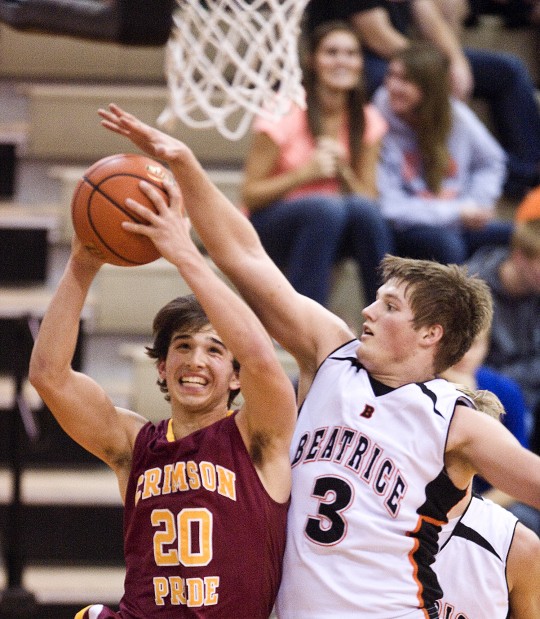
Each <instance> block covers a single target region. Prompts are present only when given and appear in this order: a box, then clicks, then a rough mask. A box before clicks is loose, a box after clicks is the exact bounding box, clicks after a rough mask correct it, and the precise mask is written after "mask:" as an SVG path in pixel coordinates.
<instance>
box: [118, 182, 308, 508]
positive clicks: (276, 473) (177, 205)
mask: <svg viewBox="0 0 540 619" xmlns="http://www.w3.org/2000/svg"><path fill="white" fill-rule="evenodd" d="M164 186H165V188H166V189H167V191H168V193H169V196H170V206H169V205H167V204H166V202H165V200H164V199H163V197H162V195H161V194H160V192H158V191H157V190H156V189H155V188H154V187H152V186H151V185H150V184H148V183H141V189H142V190H143V191H144V192H145V193H146V194H147V196H148V197H149V198H150V199H151V200H152V201H153V203H154V205H155V206H156V209H157V214H155V213H154V212H153V211H151V210H149V209H147V208H144V207H142V206H141V205H139V204H138V203H137V202H135V201H133V200H128V201H127V203H126V204H127V206H128V207H129V208H131V209H132V210H133V211H134V212H135V213H136V214H137V216H138V219H141V220H143V221H145V224H146V225H145V224H136V223H125V224H123V226H124V228H125V229H126V230H128V231H130V232H135V233H139V234H144V235H145V236H147V237H148V238H150V239H151V240H152V241H153V243H154V245H155V246H156V247H157V249H158V250H159V251H160V253H161V254H162V256H163V257H164V258H166V259H167V260H168V261H169V262H171V263H172V264H174V265H175V266H176V267H177V268H178V271H179V272H180V274H181V275H182V277H183V278H184V280H185V281H186V283H187V284H188V285H189V287H190V288H191V290H192V291H193V292H194V294H195V296H196V297H197V299H198V301H199V303H200V304H201V306H202V307H203V309H204V311H205V313H206V315H207V317H208V319H209V320H210V323H211V324H212V326H213V327H214V329H215V330H216V332H217V333H218V334H219V336H220V337H221V339H222V340H223V344H225V346H226V347H227V348H228V349H229V351H230V352H231V353H232V354H233V356H234V357H235V358H236V359H237V361H238V362H239V364H240V384H241V389H242V394H243V397H244V404H243V406H242V409H241V412H240V413H239V415H238V417H237V421H238V425H239V428H240V432H241V434H242V437H243V439H244V441H245V443H246V445H247V447H248V449H249V451H250V454H251V455H252V459H253V462H254V464H255V467H256V468H257V470H258V471H259V475H260V476H261V478H262V481H263V483H264V485H265V487H266V488H267V490H268V491H269V493H270V494H271V495H272V496H273V498H274V499H276V500H278V501H280V502H284V501H286V500H287V499H288V497H289V493H290V463H289V445H290V441H291V436H292V432H293V429H294V425H295V422H296V402H295V394H294V389H293V386H292V383H291V381H290V379H289V378H288V377H287V375H286V373H285V372H284V370H283V368H282V367H281V364H280V362H279V360H278V357H277V354H276V351H275V348H274V344H273V343H272V340H271V339H270V337H269V336H268V334H267V333H266V331H265V330H264V327H263V326H262V324H261V322H260V321H259V320H258V318H257V317H256V316H255V314H254V313H253V311H251V310H250V308H249V307H248V306H247V305H246V303H245V302H244V301H242V299H241V298H240V297H239V296H238V295H237V294H236V293H235V292H233V290H232V289H231V288H230V287H229V286H228V285H227V284H226V283H225V282H224V281H223V280H221V279H220V278H219V277H218V275H217V274H216V273H215V272H214V271H213V270H212V269H211V267H210V266H209V264H208V263H207V261H206V260H205V258H204V257H203V256H202V255H201V253H200V252H199V250H198V249H197V248H196V246H195V244H194V243H193V241H192V239H191V237H190V234H189V229H190V223H189V220H188V219H187V218H185V217H182V211H181V197H180V190H179V188H178V186H177V185H176V184H175V183H172V182H171V181H165V182H164ZM284 478H286V479H287V480H288V483H287V484H284V483H283V479H284Z"/></svg>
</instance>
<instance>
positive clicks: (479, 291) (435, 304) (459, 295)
mask: <svg viewBox="0 0 540 619" xmlns="http://www.w3.org/2000/svg"><path fill="white" fill-rule="evenodd" d="M380 269H381V274H382V279H383V281H384V282H388V281H389V280H391V279H395V280H397V281H398V282H400V283H404V284H405V294H406V297H407V300H408V302H409V304H410V306H411V309H412V312H413V314H414V320H413V326H414V328H415V329H419V328H420V327H425V326H430V325H435V324H438V325H441V326H442V328H443V336H442V338H441V340H440V342H439V346H438V349H437V352H436V354H435V358H434V370H435V372H436V373H437V374H439V373H440V372H443V371H444V370H446V369H447V368H449V367H450V366H452V365H454V363H457V362H458V361H459V360H460V359H461V358H462V357H463V355H464V354H465V353H466V352H467V350H468V349H469V348H470V346H471V344H472V342H473V341H474V339H475V338H476V336H477V335H478V334H479V333H480V332H481V331H483V330H484V329H488V328H489V327H490V325H491V320H492V317H493V301H492V297H491V292H490V290H489V287H488V285H487V284H486V282H485V281H484V280H482V279H480V278H478V277H475V276H471V275H469V274H468V272H467V269H466V267H463V266H458V265H456V264H449V265H445V264H440V263H438V262H434V261H431V260H414V259H412V258H398V257H396V256H389V255H387V256H385V257H384V258H383V260H382V262H381V267H380Z"/></svg>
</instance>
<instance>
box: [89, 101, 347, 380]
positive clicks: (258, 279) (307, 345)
mask: <svg viewBox="0 0 540 619" xmlns="http://www.w3.org/2000/svg"><path fill="white" fill-rule="evenodd" d="M99 114H100V116H101V117H102V119H103V120H102V125H103V126H104V127H106V128H107V129H109V130H111V131H114V132H115V133H118V134H120V135H123V136H125V137H127V138H128V139H130V140H131V141H132V142H133V143H134V144H136V145H137V146H138V147H139V148H141V149H142V150H143V151H144V152H146V153H148V154H149V155H151V156H153V157H157V158H160V159H163V160H165V161H166V162H167V163H168V165H169V167H170V168H171V171H172V172H173V174H174V176H175V178H176V180H177V181H178V183H179V185H180V187H181V190H182V194H183V197H184V204H185V208H186V210H187V211H188V214H189V216H190V218H191V221H192V223H193V226H194V228H195V229H196V230H197V233H198V234H199V236H200V238H201V240H202V242H203V243H204V245H205V248H206V249H207V251H208V252H209V254H210V256H211V257H212V258H213V260H214V261H215V262H216V264H217V265H218V266H219V267H220V268H221V269H222V270H223V272H224V273H225V274H226V275H227V276H228V277H229V278H230V279H231V281H232V282H233V283H234V284H235V286H236V287H237V288H238V290H239V291H240V293H241V294H242V296H243V297H244V298H245V299H246V300H247V302H248V303H249V305H250V306H251V307H252V308H253V309H254V310H255V312H256V314H257V315H258V316H259V318H260V319H261V320H262V322H263V324H264V326H265V327H266V328H267V329H268V331H269V332H270V334H271V335H272V336H273V337H275V338H276V340H278V341H279V342H280V344H282V345H283V346H284V347H285V348H286V349H287V350H289V351H290V352H291V353H292V354H293V355H294V356H295V357H296V358H297V360H298V362H299V363H300V365H301V366H303V367H304V368H309V371H311V372H314V371H315V369H316V367H317V366H318V364H319V362H320V361H321V360H322V359H323V358H324V357H325V356H326V355H327V354H328V353H329V352H331V350H333V349H334V348H336V347H337V346H339V345H340V344H341V343H342V342H344V341H347V339H351V337H352V334H351V333H350V331H349V330H348V329H347V328H346V326H345V325H344V323H343V322H342V321H341V320H339V319H338V318H337V317H336V316H334V315H333V314H331V313H330V312H328V311H327V310H326V309H324V308H323V307H321V306H320V305H318V304H316V303H314V302H313V301H311V300H310V299H307V298H306V297H303V296H302V295H299V294H298V293H297V292H296V291H295V290H294V288H292V286H291V285H290V284H289V282H288V281H287V279H286V278H285V276H284V275H283V274H282V273H281V271H280V270H279V269H278V268H277V267H276V265H275V264H274V263H273V262H272V260H270V258H269V257H268V255H267V254H266V252H265V251H264V249H263V247H262V245H261V243H260V241H259V238H258V235H257V233H256V231H255V230H254V228H253V226H252V225H251V223H250V222H249V220H248V219H247V218H246V217H245V216H244V215H243V214H242V213H241V212H240V211H239V210H238V209H237V208H236V207H235V206H234V205H233V204H232V203H231V202H230V201H229V200H228V199H227V198H226V197H225V196H224V195H223V194H222V193H221V192H220V191H219V189H218V188H217V187H216V186H215V185H214V184H213V183H212V182H211V180H210V179H209V177H208V175H207V174H206V172H205V171H204V170H203V168H202V166H201V165H200V163H199V162H198V161H197V159H196V157H195V156H194V154H193V153H192V151H191V150H190V149H189V148H188V147H187V146H186V145H185V144H183V143H182V142H180V141H179V140H177V139H175V138H173V137H171V136H169V135H167V134H165V133H163V132H161V131H159V130H157V129H154V128H152V127H150V126H148V125H146V124H145V123H142V122H141V121H140V120H138V119H137V118H136V117H134V116H133V115H131V114H128V113H127V112H125V111H124V110H122V109H121V108H119V107H118V106H116V105H110V106H109V109H108V110H99ZM314 325H317V326H316V327H315V328H314ZM323 325H324V326H323Z"/></svg>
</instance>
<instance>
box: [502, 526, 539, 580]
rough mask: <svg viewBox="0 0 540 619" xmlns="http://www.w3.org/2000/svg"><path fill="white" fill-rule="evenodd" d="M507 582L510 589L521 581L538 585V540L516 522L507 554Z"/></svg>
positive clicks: (532, 532)
mask: <svg viewBox="0 0 540 619" xmlns="http://www.w3.org/2000/svg"><path fill="white" fill-rule="evenodd" d="M507 565H508V580H509V583H508V584H509V585H510V587H511V588H513V587H514V586H517V585H519V584H520V583H521V582H522V581H525V582H527V583H530V585H533V586H535V587H537V588H538V587H539V585H540V538H539V537H538V535H536V533H535V532H534V531H532V530H531V529H529V528H528V527H526V526H525V525H524V524H522V523H521V522H518V524H517V526H516V531H515V534H514V539H513V540H512V545H511V546H510V552H509V553H508V562H507Z"/></svg>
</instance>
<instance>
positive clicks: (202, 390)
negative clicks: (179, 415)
mask: <svg viewBox="0 0 540 619" xmlns="http://www.w3.org/2000/svg"><path fill="white" fill-rule="evenodd" d="M158 371H159V376H160V378H161V379H164V380H165V381H166V383H167V389H168V392H169V396H170V398H171V405H172V407H173V410H174V409H175V408H176V407H180V408H181V409H183V410H184V411H186V412H195V413H203V412H211V411H213V410H215V409H223V410H226V409H227V402H228V399H229V394H230V392H231V391H232V390H235V389H238V388H239V381H238V376H237V373H236V372H235V371H234V368H233V356H232V354H231V352H230V351H229V350H228V349H227V348H226V347H225V345H224V344H223V342H222V340H221V338H220V337H219V336H218V334H217V333H216V331H215V330H214V329H213V328H212V327H210V326H209V325H208V326H207V327H204V328H202V329H200V330H198V331H195V332H193V333H191V332H184V331H176V332H175V333H174V334H173V336H172V338H171V342H170V344H169V348H168V351H167V357H166V359H165V360H162V361H160V362H159V364H158Z"/></svg>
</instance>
